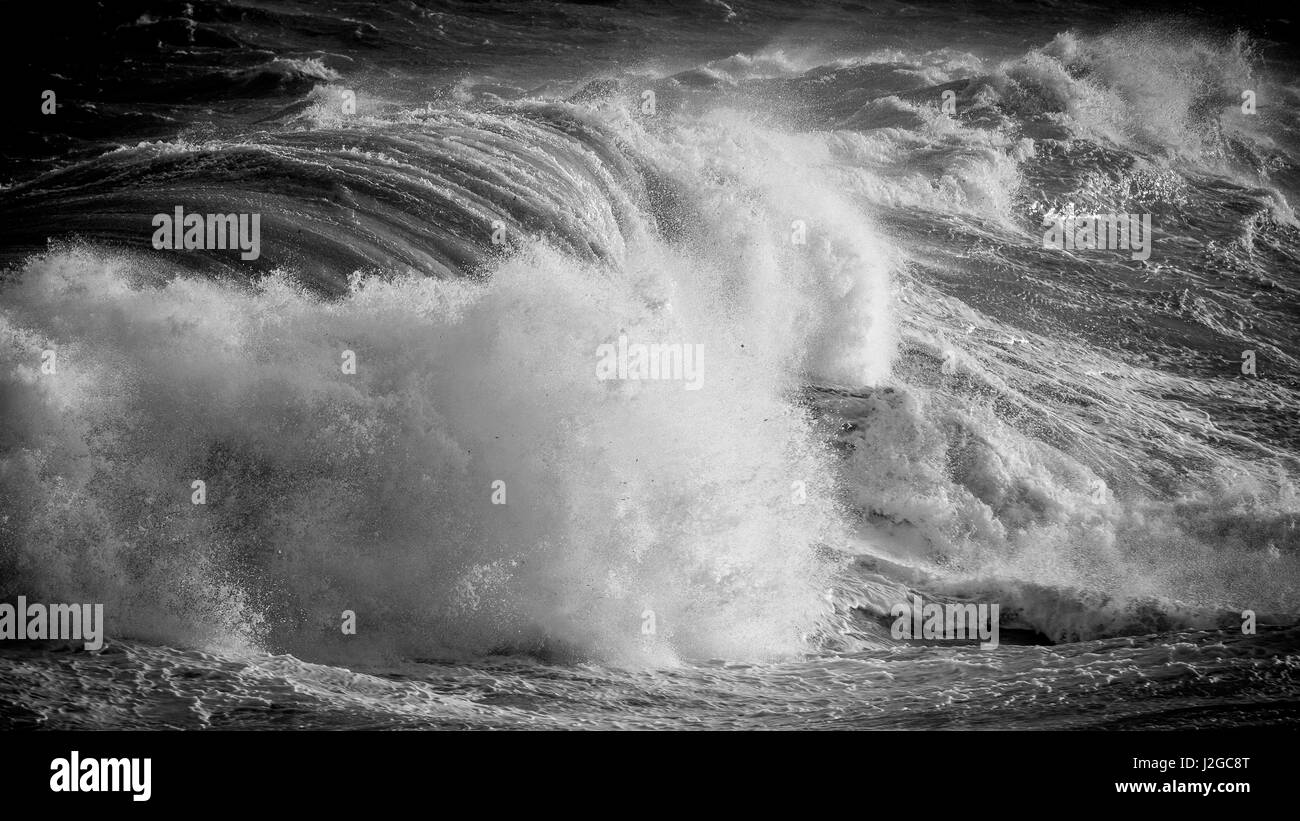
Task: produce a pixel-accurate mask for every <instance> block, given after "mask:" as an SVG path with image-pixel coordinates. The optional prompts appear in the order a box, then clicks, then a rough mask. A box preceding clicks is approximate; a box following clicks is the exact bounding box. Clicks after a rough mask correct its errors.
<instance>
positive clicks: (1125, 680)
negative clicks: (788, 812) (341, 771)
mask: <svg viewBox="0 0 1300 821" xmlns="http://www.w3.org/2000/svg"><path fill="white" fill-rule="evenodd" d="M32 13H33V14H35V15H36V16H37V17H38V18H39V19H37V20H36V22H35V23H34V24H33V25H32V26H30V27H29V28H28V29H26V30H27V31H29V32H31V33H32V38H33V42H32V43H31V44H30V45H31V48H30V51H28V52H26V54H27V56H20V55H19V53H16V52H11V53H10V54H9V55H8V56H7V57H6V61H7V62H8V63H12V66H10V67H9V68H7V69H6V70H7V72H8V73H9V75H10V76H11V77H13V78H16V79H15V81H14V82H13V83H12V84H11V86H12V88H13V89H15V91H14V94H15V99H16V100H18V101H19V103H15V105H16V106H17V107H18V108H19V109H21V111H19V112H18V113H17V114H16V118H15V120H14V121H13V124H12V125H10V126H8V127H7V129H6V132H5V141H4V144H3V157H4V165H3V167H2V169H0V185H3V188H0V264H3V265H4V266H5V269H4V272H3V273H0V602H13V601H14V600H15V599H16V597H17V596H19V595H23V596H26V597H27V598H28V600H31V601H44V602H65V601H66V602H73V601H75V602H99V603H103V604H104V605H105V614H106V621H107V625H106V629H107V634H108V637H109V642H108V645H107V646H106V647H105V649H104V650H102V651H100V652H97V653H89V652H84V651H81V650H80V649H73V648H72V647H70V646H69V645H67V644H63V643H56V644H48V643H15V642H6V643H5V644H4V645H2V646H0V727H29V726H35V727H49V728H71V727H97V728H99V727H103V728H122V727H131V728H135V727H185V728H190V727H242V728H256V727H330V728H335V727H706V728H796V727H797V728H809V727H811V728H934V727H945V728H961V727H969V728H1015V727H1033V728H1058V727H1104V728H1117V727H1119V728H1138V727H1154V728H1174V727H1190V726H1198V727H1199V726H1241V725H1263V724H1277V723H1279V722H1295V721H1296V719H1297V716H1298V715H1300V686H1298V685H1297V682H1296V671H1297V666H1298V665H1300V626H1297V625H1298V624H1300V530H1297V527H1296V521H1297V518H1300V496H1298V495H1297V491H1296V483H1297V476H1300V432H1298V431H1300V428H1298V427H1297V408H1300V377H1298V374H1300V330H1298V329H1300V324H1298V323H1297V319H1300V222H1298V221H1297V218H1296V214H1295V211H1294V208H1295V207H1296V205H1297V197H1298V196H1300V164H1298V163H1300V107H1297V104H1298V103H1300V59H1298V58H1300V52H1298V51H1297V49H1296V47H1295V46H1294V45H1293V44H1294V42H1295V37H1294V35H1295V31H1294V29H1295V25H1294V23H1292V22H1291V21H1289V20H1283V19H1278V18H1275V17H1271V16H1269V15H1261V14H1247V13H1245V12H1244V11H1241V12H1239V13H1236V14H1235V15H1233V14H1229V13H1226V12H1213V13H1211V12H1202V11H1197V12H1176V11H1159V10H1145V11H1134V10H1130V9H1128V8H1126V7H1120V6H1108V5H1092V4H1086V5H1080V4H1068V5H1065V4H1059V5H1058V4H1055V3H1031V4H1021V3H1017V4H1009V3H1007V4H1004V3H969V4H945V5H940V4H907V3H877V2H867V3H855V2H845V3H812V2H808V3H776V2H742V1H741V0H735V2H725V3H724V2H721V0H711V1H710V0H695V1H694V2H669V3H654V4H650V3H645V4H641V3H581V4H565V3H484V4H476V3H458V2H429V1H427V0H421V2H397V3H360V2H354V3H331V4H319V3H306V2H301V3H299V2H239V3H218V2H188V3H180V2H150V3H137V2H124V3H111V4H103V6H99V5H90V4H80V3H74V4H66V3H46V4H42V6H41V7H40V8H39V9H36V10H35V11H34V12H32ZM46 89H49V90H52V91H54V92H55V95H56V100H57V106H58V107H57V112H56V113H54V114H42V113H41V105H40V101H41V94H42V92H43V91H44V90H46ZM1243 92H1248V94H1247V95H1246V98H1243ZM1247 101H1249V102H1251V103H1253V104H1254V108H1253V109H1252V110H1247V109H1250V106H1249V105H1248V104H1247ZM28 103H30V105H28ZM178 206H180V207H183V208H184V210H185V211H186V212H187V213H243V214H253V213H256V214H259V215H260V248H259V253H258V255H257V258H256V259H251V260H246V259H241V258H240V255H239V254H238V253H237V252H232V251H230V250H216V249H214V250H189V251H168V250H157V249H155V247H154V246H153V245H152V239H153V237H154V235H155V229H154V224H153V222H152V220H153V218H154V216H155V215H156V214H172V213H173V211H174V209H175V208H176V207H178ZM1071 213H1073V214H1136V215H1149V218H1150V224H1151V226H1152V235H1151V236H1152V244H1151V248H1150V254H1149V257H1147V258H1145V259H1140V258H1134V255H1133V254H1130V253H1129V252H1128V251H1126V250H1109V249H1085V248H1080V249H1075V250H1064V249H1059V248H1045V247H1044V242H1043V233H1044V230H1045V229H1044V222H1043V220H1044V215H1050V214H1071ZM620 334H625V335H627V336H628V337H629V338H632V339H633V341H636V340H642V341H646V342H665V343H667V342H673V343H675V342H682V343H689V344H699V345H703V350H704V351H705V355H704V360H703V362H704V364H703V371H702V373H703V379H702V389H701V390H698V391H689V390H683V389H682V385H681V384H680V383H674V382H671V381H664V382H639V383H632V382H603V381H599V380H597V379H596V378H595V364H596V358H597V350H598V347H599V346H600V345H602V344H606V343H612V342H613V341H614V340H616V339H617V338H618V337H619V335H620ZM45 351H55V352H56V353H57V362H58V367H57V371H56V373H53V374H50V373H45V372H43V371H42V369H41V364H42V361H43V360H42V354H43V352H45ZM343 351H351V352H353V353H354V354H355V357H356V364H357V367H356V370H355V373H345V372H344V371H343V370H342V369H341V367H340V357H341V353H342V352H343ZM1247 361H1249V362H1251V363H1253V368H1247V367H1246V366H1245V364H1244V363H1246V362H1247ZM196 479H201V480H203V481H204V482H205V483H206V493H207V497H206V502H205V504H202V505H195V504H193V503H192V499H191V494H192V492H193V491H192V482H193V481H194V480H196ZM497 482H502V483H504V485H503V486H504V488H505V489H506V494H507V495H506V499H505V504H494V503H493V495H494V492H495V488H496V487H497V485H496V484H495V483H497ZM498 501H500V499H498ZM913 595H920V596H923V597H924V599H925V600H926V601H933V602H969V603H981V604H997V605H998V606H999V608H1000V629H1001V643H1000V645H999V646H998V647H996V648H993V649H981V648H979V647H977V646H974V645H973V644H971V643H961V642H959V643H951V642H942V641H929V642H924V643H918V642H909V641H906V640H900V639H897V638H895V637H894V636H893V635H892V634H891V624H892V623H893V619H892V617H891V609H892V608H893V606H894V605H895V604H897V603H899V602H906V601H909V600H910V599H911V597H912V596H913ZM344 611H351V612H352V613H354V614H355V617H356V632H355V634H345V633H344V632H343V631H342V630H341V627H340V626H341V621H342V614H343V612H344ZM1244 611H1251V612H1252V613H1254V614H1255V617H1254V620H1255V623H1256V628H1255V631H1254V632H1249V631H1243V629H1242V625H1243V615H1242V614H1243V612H1244Z"/></svg>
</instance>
